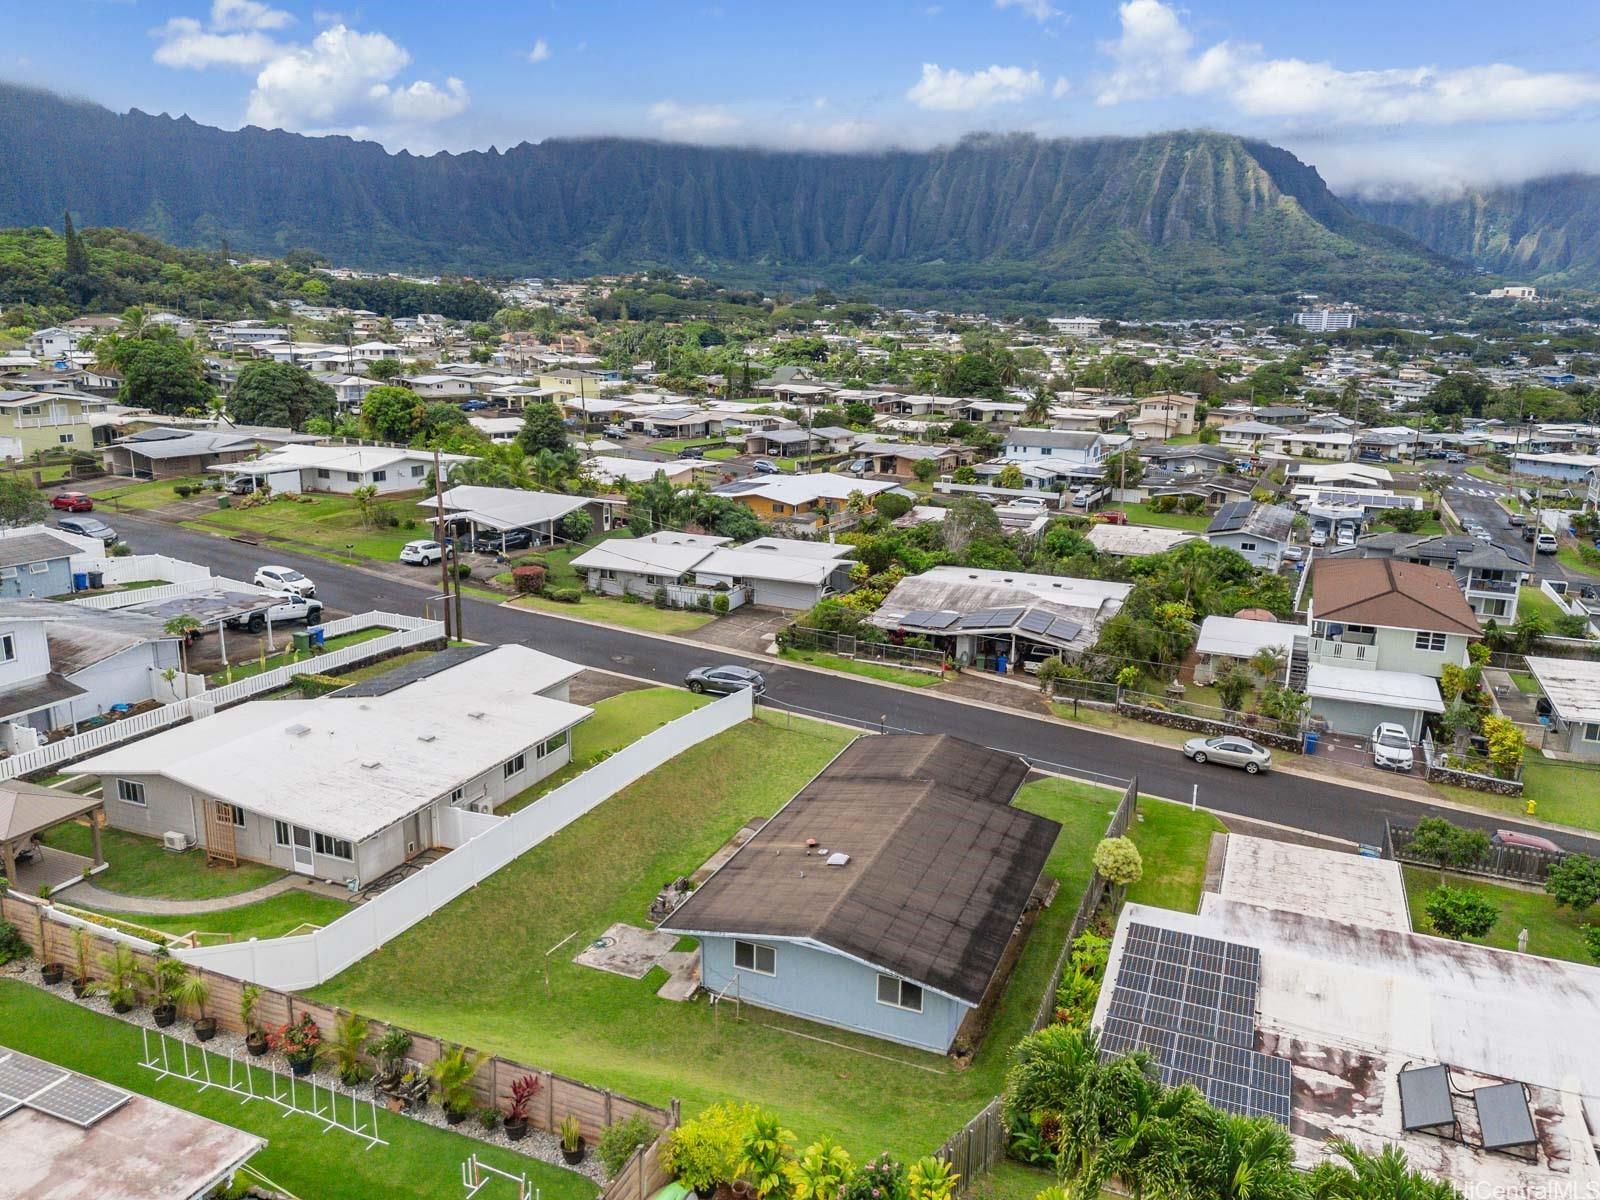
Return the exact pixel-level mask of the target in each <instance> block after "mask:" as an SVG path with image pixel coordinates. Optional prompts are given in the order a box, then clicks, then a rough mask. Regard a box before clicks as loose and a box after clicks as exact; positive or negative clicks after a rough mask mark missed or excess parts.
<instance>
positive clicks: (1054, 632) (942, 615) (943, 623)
mask: <svg viewBox="0 0 1600 1200" xmlns="http://www.w3.org/2000/svg"><path fill="white" fill-rule="evenodd" d="M900 627H901V628H902V629H935V630H959V629H1011V628H1013V627H1015V628H1016V629H1017V630H1019V631H1020V632H1022V633H1031V634H1034V635H1035V636H1044V637H1052V638H1056V639H1059V640H1060V641H1063V642H1070V641H1072V639H1073V638H1075V637H1077V636H1078V634H1080V633H1082V632H1083V625H1082V624H1081V623H1080V622H1078V621H1073V620H1069V619H1068V618H1066V617H1058V616H1056V615H1055V614H1054V613H1051V612H1049V611H1048V610H1046V609H1042V608H985V609H982V610H980V611H978V612H972V613H958V612H951V611H950V610H949V609H944V610H941V611H939V612H929V611H926V610H924V609H916V610H914V611H912V612H908V613H906V615H905V616H903V617H901V618H900ZM340 694H341V695H346V696H348V695H352V694H353V692H352V691H350V690H346V691H344V692H342V693H340Z"/></svg>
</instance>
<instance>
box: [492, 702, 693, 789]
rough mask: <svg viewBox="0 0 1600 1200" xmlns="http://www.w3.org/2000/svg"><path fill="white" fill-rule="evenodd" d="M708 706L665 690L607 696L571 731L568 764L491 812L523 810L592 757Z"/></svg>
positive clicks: (580, 770) (587, 764)
mask: <svg viewBox="0 0 1600 1200" xmlns="http://www.w3.org/2000/svg"><path fill="white" fill-rule="evenodd" d="M710 702H711V698H710V697H709V696H697V695H695V694H694V693H693V692H691V691H688V690H687V689H682V688H667V687H660V688H644V689H643V690H641V691H633V692H623V693H621V694H620V695H616V696H607V697H606V698H605V699H604V700H601V701H599V702H598V703H596V704H595V706H594V716H592V717H590V718H589V719H588V720H587V721H585V722H584V723H583V724H581V725H579V726H578V728H577V729H575V730H573V733H572V761H571V762H570V763H568V764H567V765H566V766H564V767H562V768H561V770H559V771H557V772H556V773H555V774H554V775H550V776H547V777H546V778H544V779H541V780H540V781H539V782H538V783H536V784H534V785H533V786H532V787H531V788H528V789H527V790H526V791H523V792H519V793H518V794H517V795H515V796H513V797H511V799H509V800H507V801H506V802H505V803H504V804H502V805H501V806H500V807H499V808H498V809H496V810H495V811H496V812H499V813H502V814H508V813H514V812H516V811H517V810H518V809H519V808H526V807H527V806H528V805H530V804H532V803H533V802H534V801H535V800H537V799H538V798H539V797H540V796H542V795H544V794H545V793H546V792H548V791H551V790H552V789H554V788H557V787H560V786H561V785H562V784H563V783H566V782H567V780H569V779H571V778H572V777H573V776H575V775H579V774H582V773H583V772H584V771H586V770H588V769H589V767H590V766H592V765H593V763H594V759H595V757H596V755H600V754H608V753H615V752H616V751H618V750H621V749H622V748H623V747H624V746H631V745H632V744H633V743H634V742H636V741H638V740H639V739H640V738H642V737H643V736H644V735H645V734H647V733H649V732H650V731H651V730H652V729H657V728H659V727H660V726H662V725H665V724H666V723H667V722H668V721H672V720H675V719H676V718H678V717H681V716H683V715H684V714H685V713H689V712H693V711H694V710H695V709H697V708H699V707H700V706H701V705H702V704H709V703H710Z"/></svg>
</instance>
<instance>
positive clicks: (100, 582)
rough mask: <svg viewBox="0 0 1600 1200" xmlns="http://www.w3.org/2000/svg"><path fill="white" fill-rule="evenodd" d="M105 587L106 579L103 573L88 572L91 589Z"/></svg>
mask: <svg viewBox="0 0 1600 1200" xmlns="http://www.w3.org/2000/svg"><path fill="white" fill-rule="evenodd" d="M105 585H106V577H105V573H104V572H103V571H90V572H89V587H90V588H91V589H95V588H103V587H105Z"/></svg>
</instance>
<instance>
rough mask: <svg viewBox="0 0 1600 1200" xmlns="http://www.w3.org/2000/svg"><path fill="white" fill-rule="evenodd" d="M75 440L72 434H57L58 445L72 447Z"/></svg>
mask: <svg viewBox="0 0 1600 1200" xmlns="http://www.w3.org/2000/svg"><path fill="white" fill-rule="evenodd" d="M73 440H74V438H73V435H72V434H70V433H58V434H56V441H57V442H58V443H60V444H61V445H63V446H70V445H71V444H72V442H73Z"/></svg>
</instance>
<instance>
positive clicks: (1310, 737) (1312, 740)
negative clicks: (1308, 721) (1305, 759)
mask: <svg viewBox="0 0 1600 1200" xmlns="http://www.w3.org/2000/svg"><path fill="white" fill-rule="evenodd" d="M1305 746H1306V753H1307V754H1315V753H1316V752H1317V731H1316V730H1315V729H1308V730H1306V735H1305Z"/></svg>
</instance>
